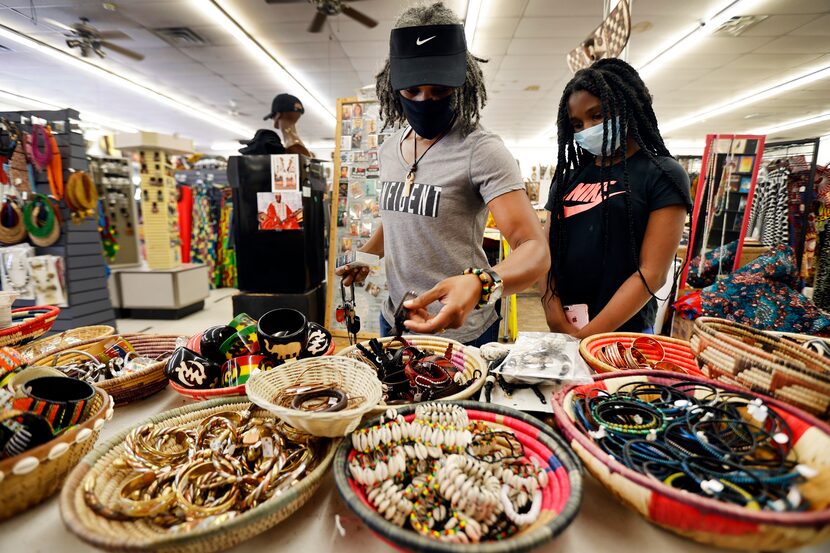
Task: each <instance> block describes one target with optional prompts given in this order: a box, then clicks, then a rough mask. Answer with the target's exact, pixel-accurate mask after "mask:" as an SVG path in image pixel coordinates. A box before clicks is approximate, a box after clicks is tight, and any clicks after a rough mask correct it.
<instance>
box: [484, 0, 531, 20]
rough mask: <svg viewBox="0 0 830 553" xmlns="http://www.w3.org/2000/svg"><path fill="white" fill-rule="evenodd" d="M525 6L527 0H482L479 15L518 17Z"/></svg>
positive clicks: (485, 16)
mask: <svg viewBox="0 0 830 553" xmlns="http://www.w3.org/2000/svg"><path fill="white" fill-rule="evenodd" d="M526 6H527V0H483V1H482V3H481V15H480V16H479V17H481V18H488V17H494V18H495V17H520V16H521V15H522V14H523V13H524V11H525V7H526Z"/></svg>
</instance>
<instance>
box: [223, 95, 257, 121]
mask: <svg viewBox="0 0 830 553" xmlns="http://www.w3.org/2000/svg"><path fill="white" fill-rule="evenodd" d="M225 111H226V113H227V114H228V115H230V116H231V117H250V116H251V114H250V113H243V112H241V111H239V102H237V101H236V100H234V99H233V98H231V99H230V100H228V107H227V109H226V110H225Z"/></svg>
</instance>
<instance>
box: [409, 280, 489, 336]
mask: <svg viewBox="0 0 830 553" xmlns="http://www.w3.org/2000/svg"><path fill="white" fill-rule="evenodd" d="M480 299H481V280H480V279H479V278H478V277H477V276H476V275H459V276H454V277H450V278H446V279H444V280H442V281H441V282H439V283H438V284H436V285H435V286H434V287H433V288H432V290H429V291H428V292H425V293H423V294H421V295H420V296H418V297H417V298H415V299H414V300H410V301H408V302H406V303H404V307H406V308H407V309H408V310H409V319H408V320H407V321H406V322H405V323H404V326H406V329H407V330H409V331H411V332H416V333H418V334H433V333H436V332H438V333H440V332H443V331H444V330H446V329H448V328H460V327H461V326H462V325H463V324H464V321H465V320H466V318H467V315H469V314H470V312H471V311H472V310H473V309H475V306H476V305H478V302H479V300H480ZM436 301H440V302H441V303H442V304H443V305H444V307H442V308H441V311H439V312H438V314H436V315H435V316H433V315H430V313H429V312H428V311H427V307H429V305H430V304H432V303H433V302H436Z"/></svg>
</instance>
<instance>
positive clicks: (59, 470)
mask: <svg viewBox="0 0 830 553" xmlns="http://www.w3.org/2000/svg"><path fill="white" fill-rule="evenodd" d="M111 418H112V398H110V397H109V396H108V395H107V393H106V392H104V391H102V390H100V389H99V390H96V394H95V397H94V398H93V399H92V407H91V408H90V410H89V415H88V416H87V418H86V420H84V421H83V422H81V423H80V424H78V425H76V426H74V427H72V428H70V429H69V430H67V431H66V432H64V433H62V434H60V435H59V436H58V437H57V438H55V439H53V440H52V441H50V442H47V443H45V444H43V445H40V446H38V447H35V448H33V449H30V450H28V451H24V452H23V453H21V454H20V455H16V456H14V457H10V458H8V459H3V460H2V461H0V475H2V477H3V478H2V480H3V482H2V484H0V520H3V519H7V518H9V517H11V516H14V515H16V514H17V513H20V512H21V511H25V510H26V509H28V508H29V507H32V506H33V505H37V504H38V503H40V502H41V501H43V500H45V499H47V498H48V497H50V496H51V495H52V494H54V493H55V492H57V491H58V489H60V487H61V485H62V484H63V481H64V479H65V478H66V475H67V474H69V471H70V470H72V467H74V466H75V465H76V464H78V461H80V460H81V458H82V457H83V456H84V455H86V454H87V453H88V452H89V450H90V449H92V446H93V445H94V444H95V440H97V439H98V434H99V433H100V432H101V428H102V427H103V426H104V422H105V421H108V420H109V419H111Z"/></svg>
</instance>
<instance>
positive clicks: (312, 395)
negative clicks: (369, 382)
mask: <svg viewBox="0 0 830 553" xmlns="http://www.w3.org/2000/svg"><path fill="white" fill-rule="evenodd" d="M320 398H329V401H328V402H326V403H323V404H322V405H321V406H317V407H316V408H312V409H306V408H304V406H305V404H306V403H309V402H311V401H313V400H315V399H320ZM332 400H335V401H332ZM348 403H349V399H348V396H347V395H346V392H344V391H343V390H340V389H338V388H329V389H328V390H317V391H313V392H305V393H303V394H297V395H296V396H294V400H293V401H292V402H291V408H292V409H297V410H299V411H320V412H325V413H334V412H336V411H342V410H343V409H345V408H346V405H347V404H348Z"/></svg>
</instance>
